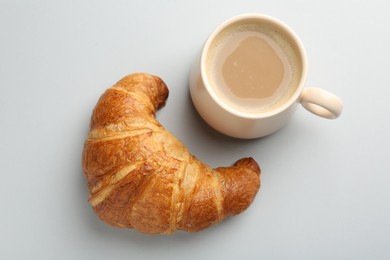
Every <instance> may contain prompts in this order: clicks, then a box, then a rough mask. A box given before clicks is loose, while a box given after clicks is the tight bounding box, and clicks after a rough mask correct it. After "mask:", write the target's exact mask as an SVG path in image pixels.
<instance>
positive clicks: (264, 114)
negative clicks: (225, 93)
mask: <svg viewBox="0 0 390 260" xmlns="http://www.w3.org/2000/svg"><path fill="white" fill-rule="evenodd" d="M249 19H253V20H261V21H268V22H271V23H272V24H274V25H276V26H277V27H280V28H282V29H284V30H285V31H286V32H287V33H288V34H289V36H290V37H291V38H292V39H293V41H294V44H295V45H296V46H297V48H298V50H299V53H298V55H299V56H300V58H301V63H302V65H301V70H302V73H301V77H300V79H299V83H298V85H297V87H296V90H295V91H294V93H293V95H292V96H291V97H290V98H288V99H287V100H286V101H285V102H284V103H283V104H281V105H280V106H278V107H277V108H275V109H272V110H270V111H265V112H258V113H250V112H244V111H240V110H237V109H233V108H232V107H230V106H228V105H227V104H225V103H224V102H223V101H222V100H221V99H220V98H219V97H218V96H217V94H216V93H215V92H214V91H213V90H212V87H211V86H210V83H209V81H208V79H207V76H206V75H207V72H206V67H207V66H206V60H207V53H208V50H209V49H210V45H211V43H212V42H213V40H214V39H215V38H216V36H217V35H218V34H219V33H220V32H222V30H224V29H225V28H227V27H228V26H229V25H231V24H234V23H236V22H239V21H244V20H249ZM307 63H308V62H307V55H306V51H305V48H304V47H303V43H302V41H301V39H300V38H299V37H298V35H297V34H296V33H295V32H294V31H293V30H292V29H291V28H290V27H289V26H288V25H286V24H285V23H284V22H282V21H280V20H279V19H277V18H275V17H272V16H269V15H265V14H260V13H246V14H241V15H237V16H234V17H232V18H230V19H228V20H226V21H224V22H223V23H221V24H220V25H219V26H217V27H216V28H215V29H214V31H213V32H212V33H211V34H210V36H209V37H208V38H207V40H206V43H205V44H204V46H203V49H202V54H201V60H200V70H201V73H200V74H201V77H202V81H203V84H204V86H205V88H206V90H207V92H208V93H209V95H210V96H211V98H212V99H213V100H214V102H216V103H217V104H218V105H219V106H220V107H222V108H223V109H224V110H225V111H228V112H229V113H231V114H233V115H235V116H238V117H241V118H250V119H258V118H266V117H272V116H274V115H277V114H279V113H281V112H283V111H284V110H286V109H288V108H289V107H291V105H293V104H294V103H295V102H296V101H297V100H298V99H299V97H300V95H301V93H302V91H303V84H304V82H305V81H306V77H307Z"/></svg>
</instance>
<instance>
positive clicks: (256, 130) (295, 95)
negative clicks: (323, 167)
mask: <svg viewBox="0 0 390 260" xmlns="http://www.w3.org/2000/svg"><path fill="white" fill-rule="evenodd" d="M246 24H255V25H256V26H260V27H261V26H266V27H268V28H271V29H272V31H274V32H277V33H278V34H280V35H281V36H282V37H283V38H284V39H286V40H287V41H288V42H289V44H290V45H291V46H293V49H294V52H295V55H296V56H297V57H298V59H299V63H298V64H299V66H300V68H299V71H300V75H299V78H298V80H297V83H296V84H294V86H293V88H294V89H293V90H292V91H291V94H290V95H289V96H288V98H287V99H286V100H284V101H283V103H281V104H280V105H278V106H277V107H275V108H273V109H271V110H267V111H264V112H258V113H249V112H243V111H241V110H237V109H234V108H232V107H231V106H229V105H228V104H227V103H226V102H224V101H223V100H222V98H221V97H220V96H219V95H217V94H216V91H215V90H214V89H213V87H212V85H211V82H210V80H209V79H208V76H207V75H208V71H207V70H208V69H209V68H208V66H207V62H208V55H209V52H210V48H211V47H212V46H213V45H214V44H215V39H216V38H218V37H221V35H222V34H223V35H226V34H227V33H229V28H232V27H234V26H241V25H246ZM307 66H308V65H307V56H306V52H305V49H304V47H303V44H302V42H301V40H300V39H299V38H298V36H297V35H296V34H295V32H294V31H292V30H291V29H290V28H289V27H288V26H287V25H286V24H284V23H283V22H281V21H279V20H277V19H275V18H273V17H270V16H267V15H263V14H243V15H239V16H236V17H233V18H231V19H229V20H227V21H225V22H224V23H222V24H221V25H219V26H218V27H217V28H216V29H215V30H214V31H213V32H212V34H211V35H210V36H209V38H208V39H207V41H206V43H205V45H204V46H203V49H202V53H201V55H200V56H199V57H198V59H197V60H196V61H195V63H194V66H193V68H192V70H191V73H190V84H189V85H190V94H191V98H192V101H193V103H194V106H195V108H196V109H197V111H198V112H199V114H200V115H201V117H202V118H203V119H204V120H205V121H206V122H207V123H208V124H209V125H210V126H212V127H213V128H214V129H216V130H217V131H219V132H221V133H223V134H225V135H228V136H232V137H236V138H243V139H250V138H259V137H263V136H266V135H269V134H272V133H274V132H276V131H277V130H279V129H280V128H282V127H283V126H284V125H285V124H286V123H287V122H288V121H289V119H290V118H291V116H292V115H293V113H294V111H295V110H296V108H297V106H298V105H299V104H301V105H302V106H303V107H304V108H306V109H307V110H308V111H310V112H312V113H313V114H316V115H318V116H321V117H324V118H328V119H334V118H337V117H338V116H339V115H340V114H341V112H342V108H343V104H342V101H341V99H340V98H339V97H337V96H336V95H334V94H332V93H330V92H328V91H326V90H323V89H319V88H305V87H304V84H305V81H306V77H307ZM289 88H291V86H290V87H289Z"/></svg>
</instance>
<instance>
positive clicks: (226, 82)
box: [208, 25, 299, 113]
mask: <svg viewBox="0 0 390 260" xmlns="http://www.w3.org/2000/svg"><path fill="white" fill-rule="evenodd" d="M298 67H299V66H297V59H296V58H295V56H294V51H293V48H292V47H291V46H289V44H288V43H287V42H286V40H284V39H282V38H281V37H280V36H279V35H278V34H277V33H276V32H274V31H272V30H266V29H264V28H261V27H260V26H255V25H252V26H251V25H248V26H246V27H245V26H242V27H238V28H236V29H234V30H231V31H227V32H225V33H222V34H221V36H219V37H217V38H216V39H215V40H214V42H213V45H212V47H211V51H210V53H209V57H208V72H209V74H208V78H209V81H210V83H211V86H212V88H213V90H214V91H215V93H216V94H217V96H218V97H219V98H220V99H221V100H222V101H223V102H224V103H226V104H227V105H228V106H230V107H232V108H233V109H236V110H239V111H242V112H247V113H261V112H266V111H268V110H271V109H274V108H275V107H277V106H280V105H281V104H282V103H283V102H284V101H285V100H287V99H288V97H289V93H292V92H293V91H294V90H295V89H292V90H291V88H293V87H292V85H293V84H296V83H297V80H298V79H297V75H296V74H297V73H296V71H295V68H298Z"/></svg>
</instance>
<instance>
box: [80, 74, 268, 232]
mask: <svg viewBox="0 0 390 260" xmlns="http://www.w3.org/2000/svg"><path fill="white" fill-rule="evenodd" d="M167 97H168V88H167V86H166V85H165V83H164V82H163V81H162V80H161V79H160V78H159V77H156V76H152V75H149V74H145V73H137V74H131V75H128V76H126V77H124V78H123V79H121V80H120V81H118V82H117V83H116V84H115V85H114V86H112V87H111V88H109V89H108V90H106V92H105V93H104V94H103V95H102V96H101V97H100V99H99V101H98V102H97V104H96V106H95V108H94V110H93V113H92V117H91V122H90V132H89V134H88V137H87V139H86V141H85V143H84V151H83V157H82V164H83V170H84V175H85V176H86V178H87V181H88V188H89V193H90V197H89V202H90V203H91V205H92V207H93V209H94V211H95V212H96V214H97V215H98V216H99V218H100V219H101V220H103V221H104V222H106V223H108V224H110V225H113V226H117V227H123V228H135V229H137V230H138V231H140V232H143V233H153V234H156V233H166V234H169V233H173V232H175V231H176V230H184V231H188V232H197V231H200V230H203V229H205V228H208V227H210V226H212V225H215V224H217V223H219V222H221V221H222V220H223V219H225V218H227V217H228V216H231V215H236V214H239V213H241V212H242V211H243V210H245V209H246V208H247V207H248V206H249V205H250V204H251V203H252V201H253V199H254V197H255V195H256V194H257V192H258V190H259V188H260V168H259V166H258V164H257V163H256V161H255V160H254V159H252V158H243V159H240V160H238V161H237V162H236V163H235V164H234V165H233V166H231V167H219V168H216V169H212V168H210V167H209V166H208V165H206V164H204V163H202V162H200V161H199V160H198V159H196V157H195V156H193V155H191V154H190V152H189V151H188V149H187V148H186V147H185V146H184V145H183V144H182V143H181V142H180V141H179V140H177V139H176V138H175V137H174V136H173V135H172V134H171V133H170V132H169V131H167V130H166V129H165V128H164V127H163V126H162V125H161V124H160V123H159V122H158V121H157V120H156V118H155V112H156V110H157V109H159V108H161V107H162V106H164V105H165V101H166V99H167Z"/></svg>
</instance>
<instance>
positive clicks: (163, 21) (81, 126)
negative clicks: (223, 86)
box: [0, 0, 390, 259]
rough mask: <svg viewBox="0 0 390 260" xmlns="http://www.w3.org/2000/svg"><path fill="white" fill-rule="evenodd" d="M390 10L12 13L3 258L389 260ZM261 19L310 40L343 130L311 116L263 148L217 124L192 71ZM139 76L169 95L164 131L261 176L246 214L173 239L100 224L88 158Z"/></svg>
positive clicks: (36, 7)
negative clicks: (99, 107)
mask: <svg viewBox="0 0 390 260" xmlns="http://www.w3.org/2000/svg"><path fill="white" fill-rule="evenodd" d="M389 10H390V2H388V1H345V0H343V1H342V0H338V1H249V0H248V1H244V0H241V1H236V0H235V1H226V0H225V1H174V0H170V1H168V0H166V1H145V0H143V1H89V2H87V1H42V0H37V1H11V0H9V1H4V0H0V87H1V92H0V120H1V125H0V127H1V128H0V129H1V139H0V158H1V182H0V205H1V214H0V230H1V233H0V234H1V235H0V239H1V241H0V259H389V258H390V247H389V245H388V243H389V241H390V224H389V219H390V203H389V199H390V189H389V183H390V163H389V161H390V158H389V155H390V138H389V133H390V120H389V112H390V108H389V98H390V87H389V68H390V52H389V46H390V36H389V35H390V34H389V32H390V16H389V15H388V11H389ZM246 12H261V13H265V14H268V15H272V16H275V17H277V18H279V19H281V20H282V21H284V22H286V23H287V24H288V25H290V26H291V27H292V28H293V29H294V30H295V31H296V32H297V33H298V35H299V36H300V37H301V39H302V41H303V43H304V45H305V47H306V49H307V53H308V58H309V63H310V71H309V79H308V85H310V86H312V85H313V86H316V87H322V88H325V89H327V90H329V91H331V92H334V93H335V94H337V95H339V96H340V97H341V98H342V99H343V101H344V104H345V109H344V111H343V114H342V115H341V117H340V118H339V119H337V120H333V121H330V120H325V119H321V118H318V117H316V116H313V115H311V114H310V113H308V112H307V111H305V110H304V109H303V108H300V109H299V110H298V111H297V113H296V114H295V116H294V118H293V119H292V120H291V122H290V123H289V125H288V126H287V127H285V128H284V129H282V130H281V131H279V132H278V133H276V134H274V135H272V136H269V137H267V138H263V139H257V140H251V141H242V140H237V139H231V138H228V137H224V136H222V135H220V134H218V133H216V132H215V131H213V130H212V129H210V128H209V127H208V126H207V125H205V124H204V123H203V121H202V120H201V119H200V118H199V116H198V115H197V113H196V112H195V111H194V108H193V106H192V104H191V102H190V98H189V93H188V72H189V67H190V65H191V63H192V61H193V59H194V58H195V57H196V55H198V51H199V49H200V48H201V45H202V44H203V42H204V41H205V40H206V38H207V36H208V34H209V33H210V32H211V31H212V30H213V29H214V28H215V27H216V26H217V25H218V24H219V23H221V22H223V21H224V20H226V19H228V18H230V17H232V16H234V15H237V14H241V13H246ZM137 71H145V72H149V73H154V74H157V75H159V76H161V77H162V78H163V79H164V80H165V81H166V83H167V84H168V86H169V88H170V91H171V92H170V97H169V100H168V103H167V106H166V107H165V108H164V109H163V110H161V111H160V112H159V113H158V118H159V120H160V121H161V122H162V123H163V125H165V127H166V128H168V129H169V130H171V131H172V132H173V133H174V134H175V135H176V136H177V137H178V138H180V139H181V140H182V141H183V142H184V143H185V144H187V145H188V146H189V148H190V150H191V151H192V152H193V153H194V154H195V155H196V156H198V157H199V158H200V159H202V160H204V161H205V162H207V163H209V164H210V165H211V166H221V165H228V164H231V163H233V162H234V161H235V160H236V159H238V158H241V157H243V156H253V157H254V158H255V159H256V160H257V161H258V162H259V163H260V164H261V167H262V170H263V174H262V188H261V191H260V193H259V194H258V196H257V197H256V199H255V201H254V203H253V204H252V205H251V207H250V208H249V209H248V210H247V211H245V212H244V213H243V214H241V215H239V216H237V217H233V218H230V219H228V220H227V221H225V222H223V223H222V224H220V225H218V226H216V227H213V228H211V229H209V230H206V231H203V232H201V233H197V234H187V233H183V232H179V233H177V234H175V235H171V236H150V235H143V234H140V233H138V232H136V231H134V230H122V229H117V228H112V227H109V226H107V225H105V224H103V223H102V222H101V221H99V220H98V219H97V217H95V215H94V213H93V212H92V210H91V207H90V205H89V204H88V202H87V197H88V194H87V186H86V181H85V179H84V177H83V174H82V169H81V159H80V157H81V152H82V148H83V142H84V139H85V137H86V134H87V131H88V124H89V118H90V115H91V111H92V108H93V107H94V105H95V103H96V101H97V99H98V98H99V96H100V95H101V93H102V92H103V91H104V90H105V89H106V88H108V87H110V86H111V85H112V84H113V83H115V82H116V81H117V80H119V79H120V78H121V77H122V76H124V75H125V74H128V73H132V72H137Z"/></svg>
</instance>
